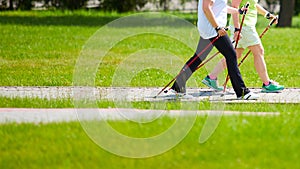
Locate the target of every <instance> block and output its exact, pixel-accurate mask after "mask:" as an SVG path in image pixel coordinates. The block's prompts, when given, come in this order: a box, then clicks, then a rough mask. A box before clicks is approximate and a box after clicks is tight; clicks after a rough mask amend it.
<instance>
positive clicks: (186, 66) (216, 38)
mask: <svg viewBox="0 0 300 169" xmlns="http://www.w3.org/2000/svg"><path fill="white" fill-rule="evenodd" d="M218 39H219V36H217V37H215V39H213V40H212V41H211V42H210V43H209V44H208V45H206V47H205V48H204V49H203V50H202V51H201V52H200V53H199V54H197V56H196V57H195V58H194V59H193V60H191V61H190V62H189V63H188V64H187V65H185V67H184V68H183V69H181V71H180V72H179V73H178V74H177V76H176V77H174V78H173V79H172V80H171V81H170V82H169V83H168V84H167V85H166V86H165V87H164V88H163V89H161V90H160V91H159V92H158V93H157V95H156V96H154V98H156V97H157V96H158V95H160V94H161V93H162V92H163V91H164V90H165V89H166V88H167V87H168V86H169V85H170V84H171V83H172V82H174V81H175V79H177V77H178V76H179V75H181V73H182V72H184V71H185V70H186V69H187V68H189V67H190V65H191V64H192V63H193V62H194V61H195V60H196V59H197V58H198V57H199V56H201V55H202V54H203V53H204V52H205V51H206V50H207V49H208V48H209V47H210V45H212V44H213V43H215V41H216V40H218Z"/></svg>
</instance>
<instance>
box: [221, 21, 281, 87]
mask: <svg viewBox="0 0 300 169" xmlns="http://www.w3.org/2000/svg"><path fill="white" fill-rule="evenodd" d="M277 19H278V17H275V18H274V19H272V20H271V22H270V23H269V24H268V26H267V27H266V28H265V30H264V31H263V32H262V33H261V34H260V35H259V38H260V39H261V38H262V37H263V36H264V35H265V33H266V32H267V31H268V30H269V29H270V27H271V26H272V25H273V24H274V22H275V21H276V20H277ZM250 52H251V51H250V49H249V50H248V52H247V53H246V55H245V56H244V57H243V58H242V60H241V61H240V63H239V64H238V67H239V66H241V64H242V63H243V62H244V61H245V59H246V58H247V57H248V55H249V54H250ZM228 81H229V75H228V74H227V76H226V80H225V82H224V84H223V85H224V91H225V89H226V85H227V83H228Z"/></svg>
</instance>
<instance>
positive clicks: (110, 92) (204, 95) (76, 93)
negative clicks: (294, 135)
mask: <svg viewBox="0 0 300 169" xmlns="http://www.w3.org/2000/svg"><path fill="white" fill-rule="evenodd" d="M160 90H161V88H120V87H119V88H117V87H110V88H87V87H78V88H77V87H76V88H74V87H0V97H3V96H4V97H20V98H24V97H29V98H46V99H57V98H74V97H76V98H78V97H92V98H94V99H97V100H111V101H113V100H124V101H162V100H172V99H174V97H172V96H171V97H170V95H168V94H164V93H162V94H161V95H160V96H159V97H157V98H153V97H154V96H156V94H157V93H158V92H159V91H160ZM260 90H261V89H251V91H253V92H255V93H259V95H260V98H259V99H258V100H256V101H241V100H237V99H236V96H235V95H234V94H233V91H230V90H229V92H226V94H225V95H224V96H222V94H223V93H222V92H217V93H216V92H213V91H212V90H210V89H193V88H190V89H188V90H187V92H188V93H189V94H191V95H193V96H194V97H193V98H191V99H181V100H182V101H201V100H210V101H224V102H265V103H300V89H298V88H288V89H285V90H283V91H282V92H281V93H261V92H260Z"/></svg>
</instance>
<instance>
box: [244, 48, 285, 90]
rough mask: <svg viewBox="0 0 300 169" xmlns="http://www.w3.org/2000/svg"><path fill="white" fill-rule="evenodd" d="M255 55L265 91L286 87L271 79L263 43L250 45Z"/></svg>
mask: <svg viewBox="0 0 300 169" xmlns="http://www.w3.org/2000/svg"><path fill="white" fill-rule="evenodd" d="M248 48H249V49H250V50H251V52H252V53H253V56H254V66H255V69H256V71H257V73H258V75H259V77H260V79H261V80H262V82H263V86H262V88H263V90H262V91H263V92H277V91H280V90H283V89H284V86H282V85H279V84H278V83H276V82H274V81H272V80H270V78H269V75H268V71H267V66H266V63H265V59H264V48H263V46H262V45H261V44H258V45H254V46H249V47H248Z"/></svg>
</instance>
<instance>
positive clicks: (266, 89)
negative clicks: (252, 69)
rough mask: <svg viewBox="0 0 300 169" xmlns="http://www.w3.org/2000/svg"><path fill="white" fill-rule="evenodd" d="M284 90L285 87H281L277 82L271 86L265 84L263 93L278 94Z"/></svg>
mask: <svg viewBox="0 0 300 169" xmlns="http://www.w3.org/2000/svg"><path fill="white" fill-rule="evenodd" d="M283 89H284V86H282V85H279V84H278V83H277V82H274V81H270V83H269V85H265V84H263V86H262V90H261V92H263V93H277V92H279V91H281V90H283Z"/></svg>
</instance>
